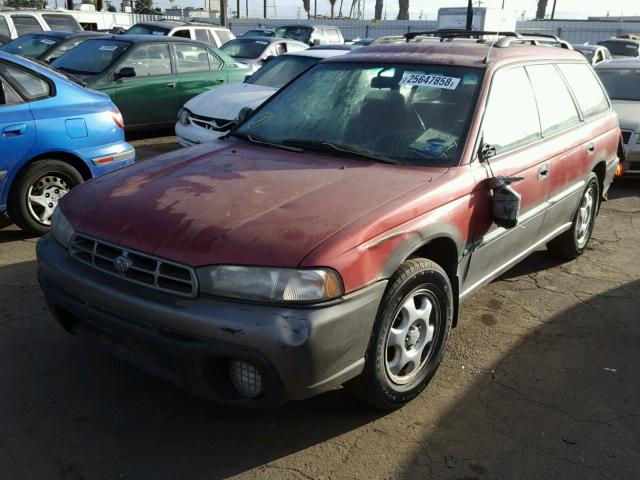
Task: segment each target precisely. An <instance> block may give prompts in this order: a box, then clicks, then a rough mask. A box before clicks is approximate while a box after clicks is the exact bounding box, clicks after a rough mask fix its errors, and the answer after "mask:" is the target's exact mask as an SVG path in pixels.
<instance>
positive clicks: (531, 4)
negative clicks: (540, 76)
mask: <svg viewBox="0 0 640 480" xmlns="http://www.w3.org/2000/svg"><path fill="white" fill-rule="evenodd" d="M314 1H317V2H318V14H319V15H321V14H324V15H329V12H330V4H329V0H311V8H312V10H313V3H314ZM340 1H343V2H344V4H343V12H344V11H346V12H348V11H349V7H350V6H351V1H352V0H337V1H336V7H335V8H336V14H337V11H338V8H339V6H340ZM361 1H363V2H364V11H365V18H367V19H370V18H373V9H374V5H375V0H361ZM409 1H410V4H409V6H410V9H409V18H410V19H411V20H419V19H420V16H422V19H423V20H435V19H436V18H437V14H438V8H441V7H459V6H466V5H467V2H466V1H465V0H409ZM477 1H478V0H474V5H477ZM556 1H557V5H556V18H586V17H588V16H605V15H607V12H609V14H610V15H611V16H619V15H638V16H640V0H607V1H602V0H556ZM228 2H229V4H230V9H231V10H235V5H236V0H228ZM246 2H248V5H249V14H250V15H251V16H261V14H262V3H263V0H241V5H242V7H241V15H242V16H245V8H244V6H245V3H246ZM504 2H505V8H506V9H511V10H513V11H515V12H516V13H517V17H518V18H520V17H521V15H522V14H523V12H524V15H525V18H533V17H534V16H535V12H536V4H537V0H504ZM204 3H205V0H175V2H174V4H175V5H176V6H179V7H183V8H184V7H202V6H203V5H204ZM267 3H268V5H269V10H268V11H269V16H270V17H276V16H277V17H280V18H296V17H297V15H298V14H300V15H304V10H303V9H302V0H267ZM385 3H386V16H387V19H389V20H393V19H395V17H396V15H397V13H398V0H387V1H386V2H385ZM274 4H275V13H277V15H274V9H273V5H274ZM552 4H553V0H549V6H548V9H547V14H551V6H552ZM154 5H156V6H160V7H161V8H163V9H164V8H167V7H169V6H170V5H169V0H154ZM482 5H483V6H497V7H500V6H502V0H484V1H482Z"/></svg>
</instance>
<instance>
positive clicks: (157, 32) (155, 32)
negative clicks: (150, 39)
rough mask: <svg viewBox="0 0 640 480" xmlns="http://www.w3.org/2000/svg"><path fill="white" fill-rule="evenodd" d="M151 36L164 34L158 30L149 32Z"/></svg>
mask: <svg viewBox="0 0 640 480" xmlns="http://www.w3.org/2000/svg"><path fill="white" fill-rule="evenodd" d="M151 35H164V32H162V31H159V30H154V31H153V32H151Z"/></svg>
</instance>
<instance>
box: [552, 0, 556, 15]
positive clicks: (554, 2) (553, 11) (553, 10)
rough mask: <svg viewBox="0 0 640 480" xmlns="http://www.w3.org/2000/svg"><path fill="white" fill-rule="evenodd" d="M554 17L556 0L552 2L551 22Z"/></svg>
mask: <svg viewBox="0 0 640 480" xmlns="http://www.w3.org/2000/svg"><path fill="white" fill-rule="evenodd" d="M555 16H556V0H553V8H552V9H551V20H553V19H554V18H555Z"/></svg>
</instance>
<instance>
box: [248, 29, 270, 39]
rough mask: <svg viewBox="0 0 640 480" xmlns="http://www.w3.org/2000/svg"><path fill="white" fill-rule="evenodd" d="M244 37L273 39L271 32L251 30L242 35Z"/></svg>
mask: <svg viewBox="0 0 640 480" xmlns="http://www.w3.org/2000/svg"><path fill="white" fill-rule="evenodd" d="M242 36H243V37H273V32H272V31H271V30H249V31H246V32H244V33H243V34H242Z"/></svg>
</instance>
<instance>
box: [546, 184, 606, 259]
mask: <svg viewBox="0 0 640 480" xmlns="http://www.w3.org/2000/svg"><path fill="white" fill-rule="evenodd" d="M599 205H600V185H599V183H598V177H597V175H596V174H595V173H593V172H591V175H590V176H589V181H588V182H587V186H586V188H585V189H584V192H583V193H582V197H581V198H580V203H579V204H578V209H577V210H576V213H575V215H574V217H573V223H572V225H571V228H570V229H569V230H567V231H566V232H564V233H562V234H561V235H559V236H558V237H556V238H554V239H553V240H551V241H550V242H549V243H548V244H547V249H548V250H549V253H550V254H551V255H553V256H554V257H558V258H564V259H567V260H573V259H574V258H577V257H579V256H580V255H582V254H583V253H584V251H585V250H586V248H587V243H589V239H590V238H591V233H592V232H593V226H594V224H595V221H596V213H597V212H598V207H599Z"/></svg>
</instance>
